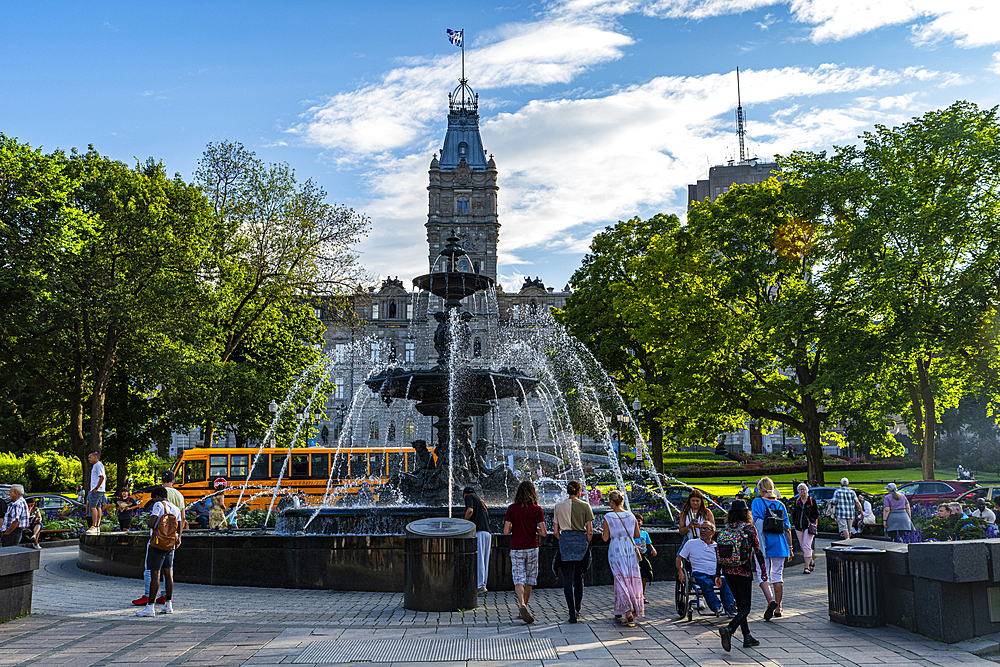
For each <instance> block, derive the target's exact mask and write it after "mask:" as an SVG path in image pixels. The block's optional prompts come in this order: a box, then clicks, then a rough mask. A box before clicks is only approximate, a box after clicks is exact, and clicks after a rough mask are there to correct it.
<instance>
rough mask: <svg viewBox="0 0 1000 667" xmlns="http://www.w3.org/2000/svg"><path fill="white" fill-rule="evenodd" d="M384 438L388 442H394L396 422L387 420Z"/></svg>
mask: <svg viewBox="0 0 1000 667" xmlns="http://www.w3.org/2000/svg"><path fill="white" fill-rule="evenodd" d="M385 437H386V440H388V441H389V442H396V424H395V422H389V430H388V432H387V433H386V434H385Z"/></svg>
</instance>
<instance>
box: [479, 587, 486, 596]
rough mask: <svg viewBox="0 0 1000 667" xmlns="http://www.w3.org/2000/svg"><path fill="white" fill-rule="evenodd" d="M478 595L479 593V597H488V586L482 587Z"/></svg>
mask: <svg viewBox="0 0 1000 667" xmlns="http://www.w3.org/2000/svg"><path fill="white" fill-rule="evenodd" d="M478 593H479V595H486V593H487V591H486V586H480V587H479V591H478Z"/></svg>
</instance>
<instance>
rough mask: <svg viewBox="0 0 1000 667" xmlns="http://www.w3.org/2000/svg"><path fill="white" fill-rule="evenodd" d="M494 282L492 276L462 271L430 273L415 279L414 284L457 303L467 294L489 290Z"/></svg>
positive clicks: (451, 302)
mask: <svg viewBox="0 0 1000 667" xmlns="http://www.w3.org/2000/svg"><path fill="white" fill-rule="evenodd" d="M494 282H495V281H494V280H493V279H492V278H490V277H489V276H484V275H483V274H481V273H465V272H462V271H441V272H438V273H428V274H426V275H423V276H418V277H416V278H414V279H413V284H414V286H416V287H419V288H420V289H422V290H424V291H425V292H430V293H431V294H433V295H435V296H439V297H441V298H442V299H444V300H445V301H447V302H449V303H450V304H457V303H458V302H460V301H461V300H462V299H464V298H465V297H467V296H472V295H473V294H475V293H476V292H482V291H484V290H487V289H489V288H490V287H492V286H493V284H494Z"/></svg>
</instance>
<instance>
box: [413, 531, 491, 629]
mask: <svg viewBox="0 0 1000 667" xmlns="http://www.w3.org/2000/svg"><path fill="white" fill-rule="evenodd" d="M476 548H477V541H476V524H474V523H472V522H471V521H466V520H465V519H449V518H443V517H442V518H433V519H420V520H419V521H413V522H411V523H409V524H407V526H406V544H405V552H406V555H405V570H404V572H405V573H404V583H403V607H404V608H406V609H409V610H411V611H460V610H463V609H475V608H476V605H477V604H478V593H479V591H478V588H477V578H476Z"/></svg>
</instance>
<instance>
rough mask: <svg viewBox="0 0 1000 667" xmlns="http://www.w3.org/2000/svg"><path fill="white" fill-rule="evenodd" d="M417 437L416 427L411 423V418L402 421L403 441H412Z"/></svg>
mask: <svg viewBox="0 0 1000 667" xmlns="http://www.w3.org/2000/svg"><path fill="white" fill-rule="evenodd" d="M416 437H417V425H416V424H414V423H413V417H407V418H406V419H405V420H404V421H403V439H404V440H413V439H415V438H416Z"/></svg>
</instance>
